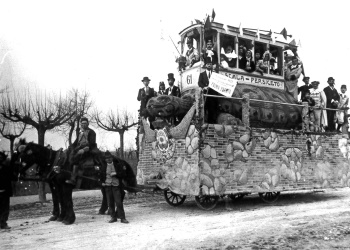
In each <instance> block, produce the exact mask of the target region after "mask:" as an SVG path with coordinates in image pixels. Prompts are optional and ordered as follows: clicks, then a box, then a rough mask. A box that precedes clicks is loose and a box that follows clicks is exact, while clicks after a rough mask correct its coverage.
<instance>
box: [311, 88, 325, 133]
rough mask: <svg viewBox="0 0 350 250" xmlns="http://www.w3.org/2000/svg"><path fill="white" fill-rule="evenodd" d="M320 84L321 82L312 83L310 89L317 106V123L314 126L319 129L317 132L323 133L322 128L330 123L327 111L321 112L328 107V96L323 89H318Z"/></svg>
mask: <svg viewBox="0 0 350 250" xmlns="http://www.w3.org/2000/svg"><path fill="white" fill-rule="evenodd" d="M319 84H320V82H319V81H313V82H312V83H311V88H310V97H311V98H312V99H313V100H314V101H315V106H314V111H313V113H314V116H315V121H314V124H315V126H316V128H317V130H316V132H321V131H320V130H319V129H320V128H321V127H323V128H324V127H327V126H328V122H327V112H326V110H321V108H325V107H326V101H327V100H326V99H327V98H326V95H325V93H324V91H322V89H319V88H318V85H319Z"/></svg>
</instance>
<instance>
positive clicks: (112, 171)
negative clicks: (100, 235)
mask: <svg viewBox="0 0 350 250" xmlns="http://www.w3.org/2000/svg"><path fill="white" fill-rule="evenodd" d="M104 158H105V165H106V167H105V168H104V169H105V170H104V171H103V173H102V178H101V181H102V186H104V187H105V190H106V196H107V201H108V206H109V209H110V211H111V219H110V220H109V221H108V222H109V223H113V222H117V221H118V218H120V222H121V223H129V221H127V220H126V218H125V211H124V205H123V197H124V194H125V191H124V189H123V178H125V176H126V167H125V166H124V165H123V163H122V162H121V161H119V160H118V158H116V157H114V156H113V155H112V154H111V153H110V152H109V151H106V152H105V154H104ZM116 207H117V208H116Z"/></svg>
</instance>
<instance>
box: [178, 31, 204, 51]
mask: <svg viewBox="0 0 350 250" xmlns="http://www.w3.org/2000/svg"><path fill="white" fill-rule="evenodd" d="M188 37H192V38H193V47H194V48H195V49H198V48H200V37H201V36H200V32H199V31H198V30H197V29H193V30H191V31H189V32H187V33H186V34H185V35H184V36H183V37H182V38H181V54H182V55H183V56H185V54H186V52H187V50H188V47H187V39H188Z"/></svg>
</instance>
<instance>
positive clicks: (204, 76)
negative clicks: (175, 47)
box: [198, 57, 220, 124]
mask: <svg viewBox="0 0 350 250" xmlns="http://www.w3.org/2000/svg"><path fill="white" fill-rule="evenodd" d="M204 66H205V71H203V72H202V73H200V75H199V78H198V86H199V87H201V88H202V89H204V90H207V93H206V94H208V95H220V94H219V93H218V92H216V91H215V90H213V89H210V88H208V86H209V79H210V77H211V75H212V74H213V64H212V58H211V57H207V58H206V60H205V61H204ZM217 108H218V99H217V98H213V97H207V98H206V100H205V105H204V109H205V110H206V111H207V112H208V123H211V124H215V123H216V116H217Z"/></svg>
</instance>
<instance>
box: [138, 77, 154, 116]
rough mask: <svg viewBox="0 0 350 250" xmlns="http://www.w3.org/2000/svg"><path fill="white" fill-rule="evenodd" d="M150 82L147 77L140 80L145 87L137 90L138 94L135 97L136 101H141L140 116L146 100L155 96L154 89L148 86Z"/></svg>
mask: <svg viewBox="0 0 350 250" xmlns="http://www.w3.org/2000/svg"><path fill="white" fill-rule="evenodd" d="M150 81H151V79H149V78H148V77H147V76H145V77H144V78H143V79H142V80H141V82H143V84H144V85H145V87H143V88H141V89H139V94H138V95H137V100H138V101H141V106H140V112H141V114H142V111H143V110H144V109H145V108H146V105H147V102H148V100H149V99H151V98H152V97H154V96H156V95H155V92H154V89H153V88H150V87H149V86H148V85H149V82H150Z"/></svg>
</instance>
